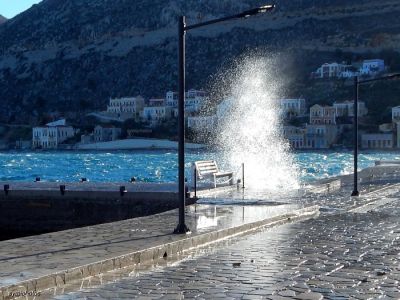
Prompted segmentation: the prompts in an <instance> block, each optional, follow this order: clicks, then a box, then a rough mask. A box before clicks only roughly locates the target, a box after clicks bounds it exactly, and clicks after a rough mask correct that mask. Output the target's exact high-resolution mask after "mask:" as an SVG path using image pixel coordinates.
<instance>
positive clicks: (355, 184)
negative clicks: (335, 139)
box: [351, 73, 400, 196]
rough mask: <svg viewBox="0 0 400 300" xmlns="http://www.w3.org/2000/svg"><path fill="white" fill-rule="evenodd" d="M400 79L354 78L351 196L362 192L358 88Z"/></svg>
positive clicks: (387, 77)
mask: <svg viewBox="0 0 400 300" xmlns="http://www.w3.org/2000/svg"><path fill="white" fill-rule="evenodd" d="M396 78H400V73H395V74H389V75H386V76H382V77H377V78H372V79H364V80H360V79H359V77H358V76H355V77H354V107H353V109H354V120H353V132H354V143H353V148H354V159H353V161H354V169H353V176H354V179H353V192H352V193H351V196H359V195H360V192H359V191H358V174H357V169H358V88H359V86H360V84H364V83H369V82H374V81H381V80H387V79H396Z"/></svg>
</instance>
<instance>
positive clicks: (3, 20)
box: [0, 15, 7, 24]
mask: <svg viewBox="0 0 400 300" xmlns="http://www.w3.org/2000/svg"><path fill="white" fill-rule="evenodd" d="M6 21H7V18H5V17H3V16H2V15H0V24H2V23H4V22H6Z"/></svg>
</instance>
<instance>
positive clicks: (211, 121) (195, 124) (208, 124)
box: [187, 116, 217, 132]
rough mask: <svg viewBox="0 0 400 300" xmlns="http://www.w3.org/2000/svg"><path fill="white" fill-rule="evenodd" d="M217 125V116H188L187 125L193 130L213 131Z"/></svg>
mask: <svg viewBox="0 0 400 300" xmlns="http://www.w3.org/2000/svg"><path fill="white" fill-rule="evenodd" d="M216 126H217V116H196V117H188V125H187V127H188V128H190V129H192V130H194V131H204V132H213V131H214V130H215V128H216Z"/></svg>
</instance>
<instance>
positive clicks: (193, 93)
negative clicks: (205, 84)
mask: <svg viewBox="0 0 400 300" xmlns="http://www.w3.org/2000/svg"><path fill="white" fill-rule="evenodd" d="M206 98H207V93H206V92H204V91H200V90H195V89H190V90H188V91H187V92H186V93H185V112H188V113H196V112H199V111H200V109H201V108H202V106H203V104H204V100H205V99H206ZM165 106H168V107H172V108H176V107H178V93H176V92H172V91H169V92H167V93H166V95H165Z"/></svg>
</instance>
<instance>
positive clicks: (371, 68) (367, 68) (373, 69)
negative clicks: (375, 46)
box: [360, 59, 385, 76]
mask: <svg viewBox="0 0 400 300" xmlns="http://www.w3.org/2000/svg"><path fill="white" fill-rule="evenodd" d="M384 71H385V61H384V60H383V59H367V60H364V61H363V64H362V66H361V68H360V74H361V75H366V76H370V75H376V74H378V73H381V72H384Z"/></svg>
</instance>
